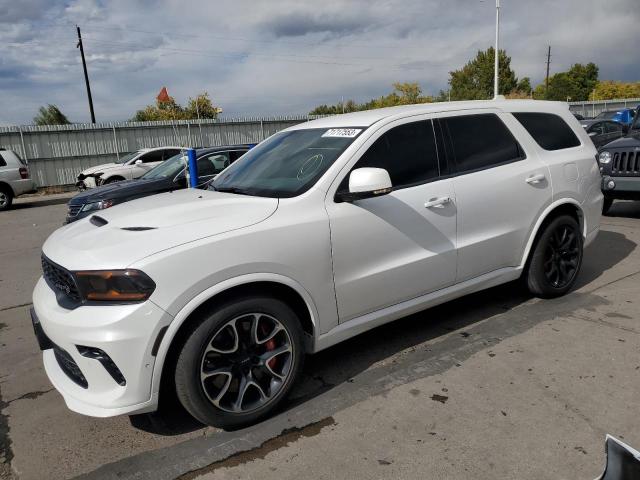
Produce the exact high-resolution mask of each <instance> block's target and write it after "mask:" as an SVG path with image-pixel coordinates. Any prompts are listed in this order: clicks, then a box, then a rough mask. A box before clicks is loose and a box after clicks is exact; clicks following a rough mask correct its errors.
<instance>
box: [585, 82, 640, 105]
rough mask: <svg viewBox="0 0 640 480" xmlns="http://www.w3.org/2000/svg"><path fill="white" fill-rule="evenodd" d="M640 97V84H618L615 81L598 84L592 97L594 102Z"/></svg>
mask: <svg viewBox="0 0 640 480" xmlns="http://www.w3.org/2000/svg"><path fill="white" fill-rule="evenodd" d="M638 97H640V82H616V81H615V80H604V81H601V82H598V83H597V85H596V87H595V88H594V89H593V92H591V95H590V98H591V99H592V100H613V99H614V98H638Z"/></svg>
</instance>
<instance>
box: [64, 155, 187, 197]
mask: <svg viewBox="0 0 640 480" xmlns="http://www.w3.org/2000/svg"><path fill="white" fill-rule="evenodd" d="M180 150H181V147H158V148H143V149H142V150H136V151H135V152H131V153H127V154H126V155H123V156H122V157H120V158H119V159H118V160H117V161H115V162H112V163H103V164H102V165H96V166H95V167H91V168H87V169H86V170H83V171H82V172H81V173H80V174H79V175H78V181H77V182H76V187H78V189H79V190H80V191H82V190H86V189H87V188H95V187H97V186H100V185H106V184H109V183H115V182H122V181H123V180H133V179H136V178H140V177H141V176H142V175H144V174H145V173H147V172H148V171H149V170H151V169H152V168H153V167H155V166H157V165H159V164H160V163H162V162H164V161H165V160H168V159H169V158H171V157H173V156H175V155H177V154H179V153H180Z"/></svg>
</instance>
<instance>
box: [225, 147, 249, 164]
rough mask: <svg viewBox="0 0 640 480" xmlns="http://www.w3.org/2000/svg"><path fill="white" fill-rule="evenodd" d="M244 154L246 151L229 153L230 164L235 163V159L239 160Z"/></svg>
mask: <svg viewBox="0 0 640 480" xmlns="http://www.w3.org/2000/svg"><path fill="white" fill-rule="evenodd" d="M245 153H247V151H246V150H234V151H233V152H229V154H230V155H231V162H232V163H233V162H235V161H236V160H237V159H239V158H240V157H241V156H242V155H244V154H245Z"/></svg>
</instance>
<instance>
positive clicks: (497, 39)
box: [493, 0, 500, 98]
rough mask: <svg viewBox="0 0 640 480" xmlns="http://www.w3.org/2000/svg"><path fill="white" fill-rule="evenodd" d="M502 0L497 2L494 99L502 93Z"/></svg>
mask: <svg viewBox="0 0 640 480" xmlns="http://www.w3.org/2000/svg"><path fill="white" fill-rule="evenodd" d="M499 41H500V0H496V51H495V58H494V60H493V98H498V95H499V94H500V91H499V90H498V68H499V62H498V59H499V57H500V43H499Z"/></svg>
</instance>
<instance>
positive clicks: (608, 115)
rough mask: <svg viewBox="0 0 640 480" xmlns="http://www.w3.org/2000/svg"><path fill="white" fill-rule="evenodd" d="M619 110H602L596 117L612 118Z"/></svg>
mask: <svg viewBox="0 0 640 480" xmlns="http://www.w3.org/2000/svg"><path fill="white" fill-rule="evenodd" d="M618 113H619V112H602V113H599V114H598V115H597V116H596V118H606V119H607V120H610V119H612V118H614V117H615V116H616V115H618Z"/></svg>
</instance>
